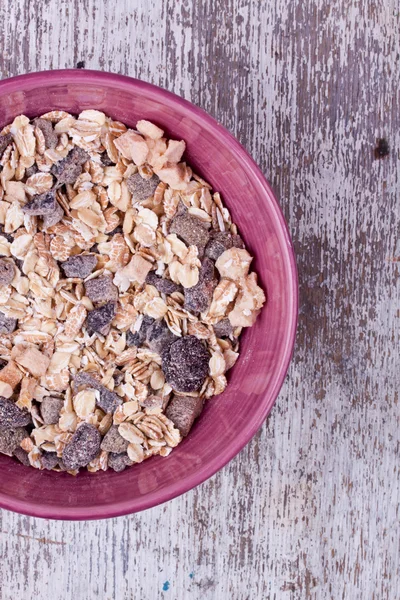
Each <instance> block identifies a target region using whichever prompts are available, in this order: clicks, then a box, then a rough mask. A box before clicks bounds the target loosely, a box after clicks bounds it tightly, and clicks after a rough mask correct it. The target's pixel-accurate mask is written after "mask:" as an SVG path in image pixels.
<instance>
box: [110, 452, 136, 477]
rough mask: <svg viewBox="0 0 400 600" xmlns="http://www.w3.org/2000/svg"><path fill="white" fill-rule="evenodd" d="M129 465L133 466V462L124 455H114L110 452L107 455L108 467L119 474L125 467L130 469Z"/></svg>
mask: <svg viewBox="0 0 400 600" xmlns="http://www.w3.org/2000/svg"><path fill="white" fill-rule="evenodd" d="M131 465H133V461H132V460H131V459H130V458H129V456H128V455H127V454H126V453H123V454H122V453H121V454H115V453H114V452H110V454H109V455H108V466H109V467H110V469H113V470H114V471H116V472H117V473H120V472H121V471H123V470H124V469H125V468H126V467H130V466H131Z"/></svg>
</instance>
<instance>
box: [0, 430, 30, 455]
mask: <svg viewBox="0 0 400 600" xmlns="http://www.w3.org/2000/svg"><path fill="white" fill-rule="evenodd" d="M28 435H29V434H28V432H27V431H26V429H24V428H23V427H16V428H15V429H1V430H0V452H1V453H2V454H7V456H12V455H13V454H15V455H16V456H18V454H19V452H16V451H17V449H18V448H19V445H20V443H21V442H22V440H23V439H25V438H26V437H28ZM20 449H21V450H22V448H20ZM21 462H22V461H21Z"/></svg>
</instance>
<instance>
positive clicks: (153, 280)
mask: <svg viewBox="0 0 400 600" xmlns="http://www.w3.org/2000/svg"><path fill="white" fill-rule="evenodd" d="M146 283H148V284H149V285H153V286H154V287H155V288H156V289H157V290H158V291H159V292H160V294H167V295H169V294H173V293H174V292H179V291H180V290H181V289H182V287H181V286H180V285H177V284H176V283H174V282H173V281H171V280H170V279H164V278H163V277H159V276H158V275H156V274H155V273H154V271H150V273H149V274H148V275H147V277H146Z"/></svg>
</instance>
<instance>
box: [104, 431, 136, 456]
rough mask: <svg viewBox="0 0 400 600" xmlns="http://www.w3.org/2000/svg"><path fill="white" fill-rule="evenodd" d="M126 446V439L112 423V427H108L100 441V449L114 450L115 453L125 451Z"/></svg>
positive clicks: (127, 444) (127, 443)
mask: <svg viewBox="0 0 400 600" xmlns="http://www.w3.org/2000/svg"><path fill="white" fill-rule="evenodd" d="M128 446H129V442H128V440H125V439H124V438H123V437H122V435H120V434H119V433H118V426H117V425H112V427H110V429H109V430H108V431H107V433H106V435H105V436H104V438H103V441H102V442H101V449H102V450H105V452H114V453H116V454H121V453H122V452H126V450H127V448H128Z"/></svg>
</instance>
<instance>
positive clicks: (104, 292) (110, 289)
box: [85, 275, 118, 302]
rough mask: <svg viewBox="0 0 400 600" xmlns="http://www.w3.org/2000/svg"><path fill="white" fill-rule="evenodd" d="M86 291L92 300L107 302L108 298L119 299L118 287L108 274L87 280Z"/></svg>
mask: <svg viewBox="0 0 400 600" xmlns="http://www.w3.org/2000/svg"><path fill="white" fill-rule="evenodd" d="M85 291H86V295H87V296H88V297H89V298H90V299H91V300H92V302H107V301H108V300H117V299H118V289H117V288H116V287H115V285H114V284H113V282H112V279H111V277H109V276H108V275H103V276H102V277H97V278H96V279H89V281H85Z"/></svg>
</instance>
